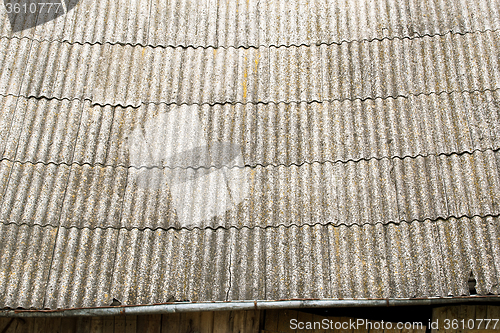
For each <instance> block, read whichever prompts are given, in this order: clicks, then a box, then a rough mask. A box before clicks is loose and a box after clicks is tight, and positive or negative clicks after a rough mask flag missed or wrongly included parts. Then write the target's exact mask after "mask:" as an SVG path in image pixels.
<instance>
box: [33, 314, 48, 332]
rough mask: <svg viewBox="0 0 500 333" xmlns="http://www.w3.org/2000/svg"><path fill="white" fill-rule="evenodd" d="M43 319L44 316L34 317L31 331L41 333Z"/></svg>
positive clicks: (43, 324)
mask: <svg viewBox="0 0 500 333" xmlns="http://www.w3.org/2000/svg"><path fill="white" fill-rule="evenodd" d="M45 319H46V318H35V322H34V324H33V333H43V332H44V331H43V330H44V329H45Z"/></svg>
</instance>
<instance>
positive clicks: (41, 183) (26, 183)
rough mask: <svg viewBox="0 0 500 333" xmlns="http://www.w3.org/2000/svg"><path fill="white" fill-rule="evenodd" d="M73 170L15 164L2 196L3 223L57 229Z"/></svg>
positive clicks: (62, 166)
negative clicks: (70, 173)
mask: <svg viewBox="0 0 500 333" xmlns="http://www.w3.org/2000/svg"><path fill="white" fill-rule="evenodd" d="M68 175H69V167H68V166H67V165H64V164H62V165H56V164H49V165H45V164H43V163H37V164H32V163H30V162H27V163H19V162H15V163H13V164H12V169H11V171H10V173H9V179H8V183H7V186H6V187H5V194H4V195H3V196H2V203H1V212H0V221H2V222H4V223H16V224H28V225H32V224H36V225H42V226H45V225H50V226H53V227H57V226H58V225H59V220H60V216H61V205H62V203H63V200H64V196H65V190H66V187H67V186H68Z"/></svg>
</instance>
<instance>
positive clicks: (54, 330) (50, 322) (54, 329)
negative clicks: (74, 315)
mask: <svg viewBox="0 0 500 333" xmlns="http://www.w3.org/2000/svg"><path fill="white" fill-rule="evenodd" d="M61 321H62V318H61V317H55V318H45V327H44V329H43V332H44V333H59V332H60V329H61Z"/></svg>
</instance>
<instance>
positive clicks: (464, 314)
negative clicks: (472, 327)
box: [457, 305, 476, 333]
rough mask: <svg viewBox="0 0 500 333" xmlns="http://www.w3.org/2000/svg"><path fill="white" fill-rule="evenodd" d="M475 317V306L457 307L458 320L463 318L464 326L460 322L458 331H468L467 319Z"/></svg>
mask: <svg viewBox="0 0 500 333" xmlns="http://www.w3.org/2000/svg"><path fill="white" fill-rule="evenodd" d="M475 318H476V308H475V307H474V306H472V305H461V306H459V307H458V320H462V319H463V320H464V325H463V326H464V327H462V324H460V326H459V327H458V329H457V332H458V333H464V332H469V329H468V320H469V319H472V320H475Z"/></svg>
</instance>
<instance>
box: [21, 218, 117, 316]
mask: <svg viewBox="0 0 500 333" xmlns="http://www.w3.org/2000/svg"><path fill="white" fill-rule="evenodd" d="M117 237H118V231H117V230H115V229H87V228H82V229H79V228H65V227H59V229H58V232H57V238H56V240H55V248H54V254H53V258H52V261H51V267H50V274H49V276H48V279H47V280H46V282H45V283H44V286H46V288H47V289H46V291H45V296H44V297H43V299H44V300H45V303H44V307H45V308H49V309H56V308H77V307H91V306H105V305H109V304H110V303H111V302H112V300H113V297H112V295H111V294H110V286H111V279H112V274H113V264H114V258H115V253H116V244H117ZM40 299H42V297H40ZM21 306H22V305H21Z"/></svg>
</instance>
